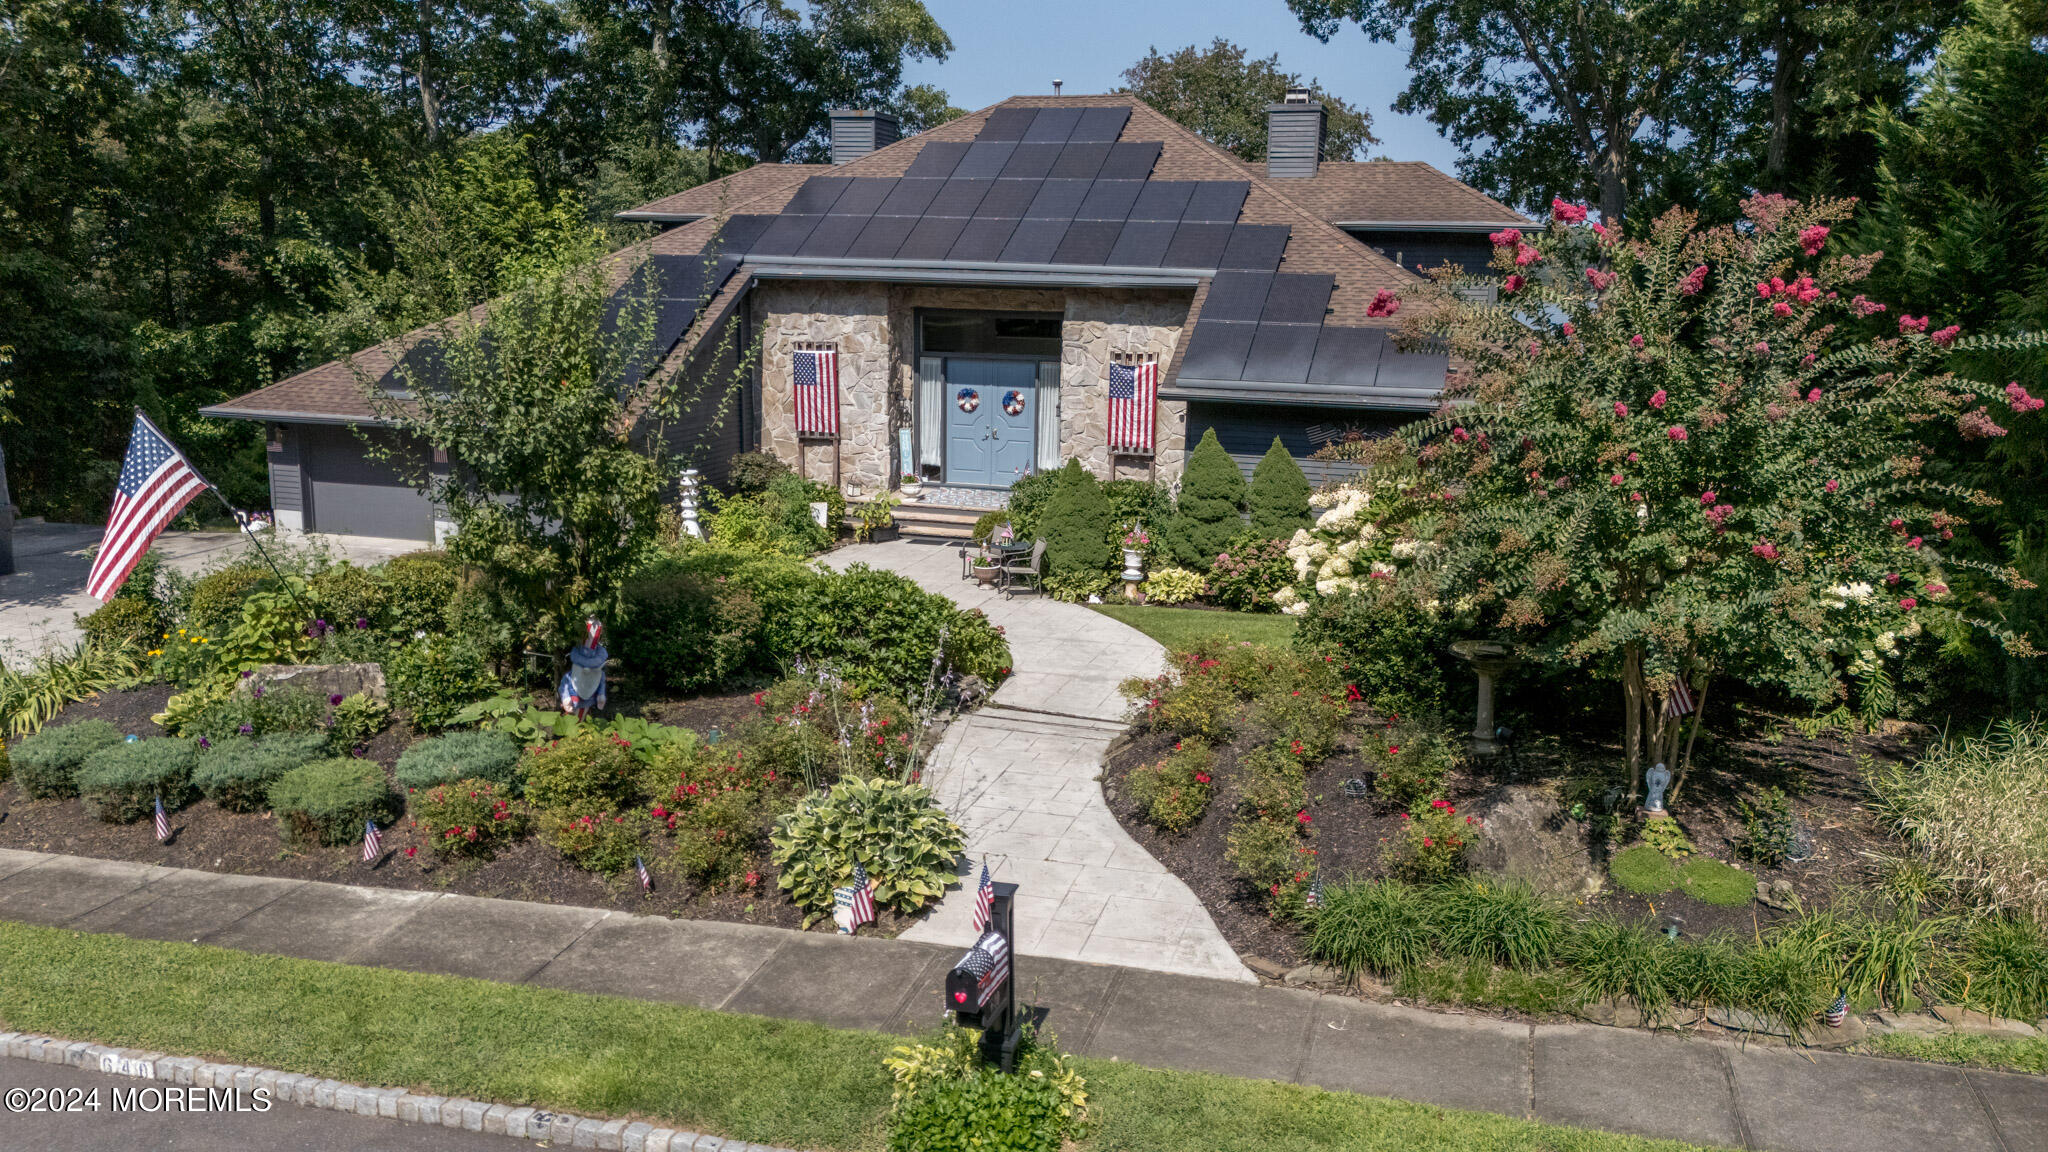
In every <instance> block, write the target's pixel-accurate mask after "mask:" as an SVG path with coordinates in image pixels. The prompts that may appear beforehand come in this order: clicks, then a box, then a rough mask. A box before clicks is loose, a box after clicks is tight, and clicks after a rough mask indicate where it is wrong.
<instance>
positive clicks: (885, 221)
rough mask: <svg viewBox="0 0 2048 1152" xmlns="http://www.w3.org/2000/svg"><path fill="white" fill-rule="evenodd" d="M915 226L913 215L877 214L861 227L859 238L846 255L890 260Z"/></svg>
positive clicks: (915, 218)
mask: <svg viewBox="0 0 2048 1152" xmlns="http://www.w3.org/2000/svg"><path fill="white" fill-rule="evenodd" d="M915 227H917V217H915V216H877V217H875V218H874V219H872V220H870V221H868V226H867V227H866V228H863V229H861V232H860V238H859V239H858V240H855V241H854V242H853V247H851V248H848V249H847V250H846V254H847V255H848V256H852V257H856V258H858V259H862V260H890V259H894V258H895V256H896V251H897V249H899V248H901V247H903V242H904V241H905V240H907V239H909V238H910V230H911V229H913V228H915Z"/></svg>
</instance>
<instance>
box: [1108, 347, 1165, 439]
mask: <svg viewBox="0 0 2048 1152" xmlns="http://www.w3.org/2000/svg"><path fill="white" fill-rule="evenodd" d="M1158 411H1159V359H1158V357H1156V356H1120V357H1118V358H1117V359H1116V360H1115V361H1113V362H1112V363H1111V364H1110V366H1109V447H1110V450H1111V451H1113V452H1125V453H1130V454H1133V455H1138V456H1149V455H1151V454H1152V441H1153V438H1154V434H1155V433H1156V431H1157V427H1156V425H1157V419H1156V417H1157V415H1158Z"/></svg>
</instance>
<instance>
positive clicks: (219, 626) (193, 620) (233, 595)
mask: <svg viewBox="0 0 2048 1152" xmlns="http://www.w3.org/2000/svg"><path fill="white" fill-rule="evenodd" d="M270 576H271V574H270V570H269V569H268V568H265V567H264V566H263V565H261V564H230V565H228V566H227V567H225V568H222V569H219V570H217V571H214V572H209V573H207V574H206V575H204V576H201V577H200V578H199V579H198V580H197V581H196V582H194V583H193V585H192V587H191V589H190V590H189V591H187V592H186V593H185V599H184V605H183V607H184V616H185V627H186V628H187V629H188V630H190V631H191V633H192V634H193V635H195V636H205V637H207V638H209V639H211V640H213V641H215V642H216V643H218V642H219V639H220V637H222V636H225V635H227V631H228V629H230V628H233V627H234V626H235V624H236V623H237V622H238V621H240V620H241V619H242V601H244V600H246V599H248V597H249V593H251V592H254V591H255V590H256V589H257V587H258V586H259V585H261V584H262V583H263V582H264V581H266V580H268V579H270Z"/></svg>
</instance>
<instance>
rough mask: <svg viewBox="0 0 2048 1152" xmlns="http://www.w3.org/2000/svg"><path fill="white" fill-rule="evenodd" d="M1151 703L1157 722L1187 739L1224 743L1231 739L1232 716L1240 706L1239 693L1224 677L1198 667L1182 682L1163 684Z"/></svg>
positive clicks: (1153, 716) (1153, 719)
mask: <svg viewBox="0 0 2048 1152" xmlns="http://www.w3.org/2000/svg"><path fill="white" fill-rule="evenodd" d="M1149 705H1150V708H1151V711H1150V718H1151V721H1152V724H1153V725H1154V726H1156V727H1159V728H1163V729H1165V730H1166V731H1168V732H1171V733H1173V734H1174V735H1176V736H1179V737H1180V738H1182V739H1183V740H1206V741H1209V742H1211V743H1216V744H1221V743H1223V742H1224V741H1226V740H1229V739H1230V729H1231V724H1230V717H1231V713H1232V712H1234V711H1236V709H1237V697H1236V696H1235V695H1234V694H1233V693H1232V692H1231V691H1230V689H1229V687H1228V686H1227V685H1225V684H1224V683H1223V681H1222V679H1221V678H1219V677H1217V676H1213V675H1210V674H1208V672H1207V670H1205V669H1198V670H1196V671H1194V672H1191V673H1188V674H1186V675H1184V676H1183V677H1182V678H1181V680H1180V681H1179V683H1173V684H1168V685H1165V686H1163V687H1161V688H1159V695H1156V696H1153V697H1150V699H1149Z"/></svg>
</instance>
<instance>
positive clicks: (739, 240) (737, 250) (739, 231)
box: [712, 216, 775, 256]
mask: <svg viewBox="0 0 2048 1152" xmlns="http://www.w3.org/2000/svg"><path fill="white" fill-rule="evenodd" d="M773 223H775V217H773V216H734V217H731V218H730V219H728V220H726V222H725V227H723V228H720V229H719V230H718V238H717V239H716V240H713V241H712V245H713V246H714V247H716V248H717V249H718V251H719V252H721V253H723V254H725V255H729V256H744V255H746V254H747V251H748V249H750V248H752V247H753V246H754V241H756V240H759V239H760V238H761V233H763V232H766V231H767V230H768V226H769V225H770V224H773Z"/></svg>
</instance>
